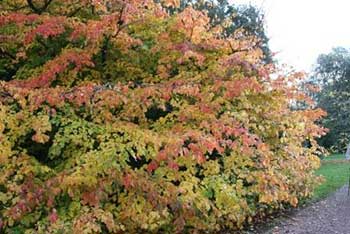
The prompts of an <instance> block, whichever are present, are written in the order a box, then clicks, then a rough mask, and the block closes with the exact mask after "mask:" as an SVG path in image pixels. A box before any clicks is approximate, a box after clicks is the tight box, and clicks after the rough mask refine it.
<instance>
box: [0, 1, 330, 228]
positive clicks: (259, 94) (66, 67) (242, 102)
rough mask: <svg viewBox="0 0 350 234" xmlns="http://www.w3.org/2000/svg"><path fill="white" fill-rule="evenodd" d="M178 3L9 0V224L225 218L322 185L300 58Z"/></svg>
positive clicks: (3, 42)
mask: <svg viewBox="0 0 350 234" xmlns="http://www.w3.org/2000/svg"><path fill="white" fill-rule="evenodd" d="M177 4H178V2H177V1H176V0H173V1H164V2H161V3H154V2H153V1H152V0H142V1H140V0H84V1H75V0H64V1H63V0H62V1H55V0H45V1H44V0H42V1H39V0H38V1H34V0H33V1H29V0H28V1H24V0H16V1H13V0H5V1H1V3H0V9H1V16H0V32H1V34H0V55H1V57H0V64H1V66H2V68H3V70H2V73H1V75H2V77H1V79H2V80H3V81H1V82H0V120H1V122H0V228H1V233H24V231H25V233H201V232H209V233H214V232H217V231H220V230H223V229H236V228H240V227H242V226H243V225H244V224H245V223H247V222H252V220H254V218H256V217H261V216H262V215H263V214H264V213H266V212H269V211H272V210H275V209H279V208H281V207H282V206H285V205H288V204H289V205H293V206H295V205H297V203H298V199H300V198H303V197H307V196H309V195H310V194H311V193H312V189H313V187H314V185H315V181H316V180H317V178H316V177H315V176H314V174H313V170H314V169H315V168H317V167H318V165H319V160H318V158H317V156H316V154H317V153H318V152H319V147H318V145H317V143H316V142H315V138H316V137H319V136H321V135H322V134H323V133H324V129H322V128H321V127H319V126H317V125H316V124H315V121H317V120H318V119H319V118H320V117H321V116H322V115H324V113H323V111H321V110H318V109H312V108H313V106H312V102H311V101H310V100H309V99H308V97H307V96H305V95H304V94H303V93H301V92H299V91H298V89H297V88H296V86H295V84H297V82H298V80H299V79H301V77H300V74H288V75H285V76H284V75H279V76H278V75H273V76H272V75H271V74H272V73H274V74H277V73H278V71H277V70H276V69H275V68H274V66H273V65H272V64H270V65H266V64H265V63H263V62H262V61H261V55H262V52H261V51H260V49H259V48H257V47H256V46H255V45H256V39H255V38H252V37H247V36H244V35H245V34H244V33H242V32H240V31H239V30H237V31H236V32H235V33H234V34H233V35H232V36H231V37H228V38H226V37H222V34H221V33H220V32H221V31H222V28H220V27H218V26H217V27H210V25H209V24H208V22H209V19H208V17H207V16H206V14H205V12H199V11H195V10H194V9H192V8H191V7H188V8H186V9H185V10H184V11H182V12H180V13H177V14H174V15H169V14H168V13H167V11H166V10H164V9H163V8H162V5H163V6H167V7H176V6H177ZM296 101H298V102H304V103H306V106H308V107H307V108H304V109H295V108H292V107H293V103H295V102H296Z"/></svg>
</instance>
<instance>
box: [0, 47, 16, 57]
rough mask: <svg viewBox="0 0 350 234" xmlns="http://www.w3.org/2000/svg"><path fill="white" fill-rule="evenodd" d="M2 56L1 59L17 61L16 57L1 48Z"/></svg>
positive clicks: (0, 53)
mask: <svg viewBox="0 0 350 234" xmlns="http://www.w3.org/2000/svg"><path fill="white" fill-rule="evenodd" d="M0 56H1V57H8V58H11V59H12V60H16V57H15V56H14V55H12V54H11V53H9V52H7V51H5V50H4V49H3V48H0Z"/></svg>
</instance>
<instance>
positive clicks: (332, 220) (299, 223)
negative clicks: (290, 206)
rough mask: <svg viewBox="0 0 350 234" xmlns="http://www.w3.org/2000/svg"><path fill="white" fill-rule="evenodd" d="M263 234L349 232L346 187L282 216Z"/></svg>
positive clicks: (348, 208) (349, 219)
mask: <svg viewBox="0 0 350 234" xmlns="http://www.w3.org/2000/svg"><path fill="white" fill-rule="evenodd" d="M264 234H350V196H348V187H347V186H344V187H342V188H341V189H339V190H338V191H337V192H336V193H334V194H333V195H331V196H330V197H328V198H327V199H325V200H322V201H319V202H317V203H314V204H312V205H309V206H307V207H306V208H301V209H299V210H297V212H294V213H293V214H291V215H289V216H288V218H282V219H281V220H280V221H277V222H276V224H275V225H274V227H273V228H272V229H270V230H269V231H267V232H265V233H264Z"/></svg>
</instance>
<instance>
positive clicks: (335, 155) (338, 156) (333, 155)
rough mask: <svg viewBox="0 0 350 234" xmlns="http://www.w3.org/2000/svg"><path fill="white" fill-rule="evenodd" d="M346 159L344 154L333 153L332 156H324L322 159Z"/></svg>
mask: <svg viewBox="0 0 350 234" xmlns="http://www.w3.org/2000/svg"><path fill="white" fill-rule="evenodd" d="M343 159H345V155H344V154H332V155H330V156H327V157H324V158H323V159H322V160H323V161H330V160H343Z"/></svg>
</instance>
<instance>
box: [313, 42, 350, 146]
mask: <svg viewBox="0 0 350 234" xmlns="http://www.w3.org/2000/svg"><path fill="white" fill-rule="evenodd" d="M312 81H313V82H314V83H315V84H319V85H320V86H321V92H319V93H318V94H317V95H316V100H317V103H318V106H319V107H320V108H322V109H324V110H326V111H327V113H328V116H327V117H326V118H324V119H323V121H322V124H323V125H324V126H325V127H327V128H328V129H329V130H330V131H329V133H328V134H327V135H326V136H324V137H323V138H321V139H320V143H321V144H322V145H324V146H325V147H327V148H332V149H333V150H335V151H338V152H345V150H346V146H347V144H348V142H349V140H350V135H349V134H350V125H349V121H347V119H348V116H349V114H350V102H349V100H350V99H349V96H350V93H349V88H350V52H349V50H347V49H345V48H341V47H338V48H334V49H333V50H332V52H330V53H328V54H321V55H320V56H319V57H318V60H317V65H316V67H315V71H314V75H313V79H312Z"/></svg>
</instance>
